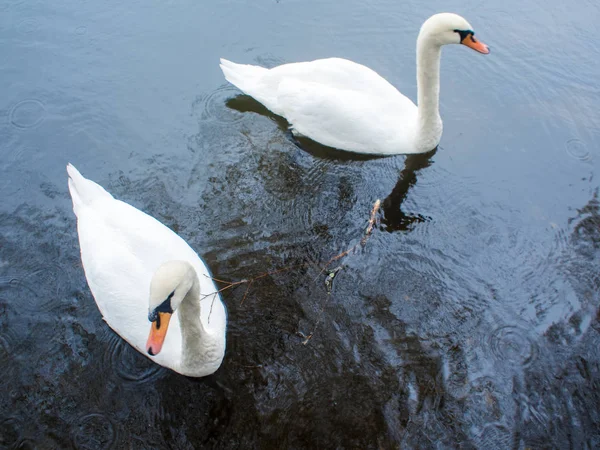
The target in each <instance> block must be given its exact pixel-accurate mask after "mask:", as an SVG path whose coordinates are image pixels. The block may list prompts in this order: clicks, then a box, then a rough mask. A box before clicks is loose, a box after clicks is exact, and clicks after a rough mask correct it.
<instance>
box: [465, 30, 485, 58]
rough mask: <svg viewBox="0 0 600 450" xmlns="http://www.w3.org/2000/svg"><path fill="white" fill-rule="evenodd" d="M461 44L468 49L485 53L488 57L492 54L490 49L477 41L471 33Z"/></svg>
mask: <svg viewBox="0 0 600 450" xmlns="http://www.w3.org/2000/svg"><path fill="white" fill-rule="evenodd" d="M460 43H461V44H463V45H466V46H467V47H471V48H472V49H473V50H477V51H478V52H479V53H483V54H484V55H487V54H488V53H489V52H490V49H489V47H488V46H487V45H485V44H484V43H483V42H481V41H478V40H477V39H475V36H473V35H472V34H470V33H469V34H468V35H467V36H465V38H464V39H463V40H462V41H460Z"/></svg>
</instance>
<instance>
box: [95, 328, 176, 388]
mask: <svg viewBox="0 0 600 450" xmlns="http://www.w3.org/2000/svg"><path fill="white" fill-rule="evenodd" d="M105 360H106V363H107V364H110V366H111V367H114V369H115V371H116V372H117V374H118V375H119V376H120V377H121V378H123V379H124V380H126V381H129V382H133V383H136V384H141V383H148V382H150V381H152V380H155V379H157V378H159V377H161V376H162V375H163V374H164V373H165V369H164V368H163V367H161V366H160V365H158V364H156V363H154V362H152V361H151V360H150V359H148V358H146V357H145V356H143V355H140V353H139V352H138V351H136V350H135V349H134V348H133V347H131V346H130V345H129V344H128V343H127V342H125V341H124V340H123V339H121V338H120V337H119V336H117V335H116V334H114V333H113V334H112V336H111V342H110V343H109V346H108V350H107V352H106V354H105Z"/></svg>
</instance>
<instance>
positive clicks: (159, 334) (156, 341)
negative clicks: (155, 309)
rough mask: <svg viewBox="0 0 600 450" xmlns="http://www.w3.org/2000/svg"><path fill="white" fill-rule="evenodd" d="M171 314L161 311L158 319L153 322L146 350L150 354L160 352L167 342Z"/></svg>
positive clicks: (153, 354)
mask: <svg viewBox="0 0 600 450" xmlns="http://www.w3.org/2000/svg"><path fill="white" fill-rule="evenodd" d="M171 315H172V314H170V313H167V312H159V313H158V317H157V318H156V320H155V321H154V322H152V325H151V326H150V336H148V342H146V350H147V351H148V354H149V355H150V356H155V355H158V354H159V353H160V351H161V349H162V346H163V342H165V337H166V336H167V329H168V328H169V322H170V321H171Z"/></svg>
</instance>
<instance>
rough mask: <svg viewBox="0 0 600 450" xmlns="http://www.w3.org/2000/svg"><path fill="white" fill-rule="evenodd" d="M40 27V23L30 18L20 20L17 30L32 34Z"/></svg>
mask: <svg viewBox="0 0 600 450" xmlns="http://www.w3.org/2000/svg"><path fill="white" fill-rule="evenodd" d="M39 27H40V23H39V22H38V21H37V20H36V19H33V18H31V17H30V18H28V19H25V20H22V21H21V22H19V25H17V30H19V32H20V33H23V34H30V33H33V32H34V31H36V30H37V29H38V28H39Z"/></svg>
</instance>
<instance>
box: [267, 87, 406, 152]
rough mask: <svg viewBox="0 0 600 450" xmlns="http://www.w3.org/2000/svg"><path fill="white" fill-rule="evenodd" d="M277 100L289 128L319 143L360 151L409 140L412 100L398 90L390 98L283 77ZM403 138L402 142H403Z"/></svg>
mask: <svg viewBox="0 0 600 450" xmlns="http://www.w3.org/2000/svg"><path fill="white" fill-rule="evenodd" d="M278 106H279V108H280V109H281V110H282V111H283V112H284V114H283V115H284V116H285V118H286V119H287V120H288V121H289V122H290V124H291V126H292V128H294V130H296V131H297V132H299V133H300V134H303V135H305V136H308V137H310V138H311V139H313V140H315V141H317V142H320V143H321V144H324V145H327V146H330V147H335V148H341V149H345V150H349V151H356V152H362V153H386V151H385V148H388V147H389V148H398V147H400V148H402V147H403V146H405V145H410V141H411V138H412V133H413V130H414V128H415V127H414V121H415V119H416V106H415V105H414V104H413V103H412V102H411V101H410V100H409V99H407V98H406V97H404V96H403V95H402V94H400V93H399V92H397V95H393V96H391V97H388V98H381V97H376V96H373V95H369V94H368V93H367V94H365V93H363V92H360V91H356V90H344V89H339V88H336V87H331V86H328V85H323V84H320V83H313V82H307V81H300V80H296V79H285V80H282V82H281V83H280V84H279V89H278ZM404 141H406V142H404Z"/></svg>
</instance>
